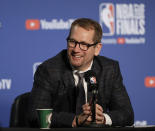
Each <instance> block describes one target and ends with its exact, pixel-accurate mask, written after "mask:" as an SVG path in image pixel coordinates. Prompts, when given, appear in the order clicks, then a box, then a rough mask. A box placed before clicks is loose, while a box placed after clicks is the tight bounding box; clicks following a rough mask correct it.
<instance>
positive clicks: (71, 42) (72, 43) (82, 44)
mask: <svg viewBox="0 0 155 131" xmlns="http://www.w3.org/2000/svg"><path fill="white" fill-rule="evenodd" d="M66 40H67V43H68V47H71V48H75V47H76V45H77V44H79V47H80V49H81V50H83V51H87V50H88V49H89V47H91V46H95V45H97V44H98V42H96V43H94V44H88V43H85V42H78V41H76V40H74V39H70V38H67V39H66Z"/></svg>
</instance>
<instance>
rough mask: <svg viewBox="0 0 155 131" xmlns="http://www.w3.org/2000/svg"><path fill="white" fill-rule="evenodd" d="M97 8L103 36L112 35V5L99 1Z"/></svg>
mask: <svg viewBox="0 0 155 131" xmlns="http://www.w3.org/2000/svg"><path fill="white" fill-rule="evenodd" d="M99 10H100V24H101V26H102V30H103V36H112V35H114V30H115V28H114V5H113V4H111V3H101V4H100V7H99Z"/></svg>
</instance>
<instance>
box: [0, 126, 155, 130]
mask: <svg viewBox="0 0 155 131" xmlns="http://www.w3.org/2000/svg"><path fill="white" fill-rule="evenodd" d="M43 130H44V131H155V126H148V127H115V128H114V127H108V128H51V129H39V128H3V127H2V128H0V131H43Z"/></svg>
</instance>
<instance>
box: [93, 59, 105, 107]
mask: <svg viewBox="0 0 155 131" xmlns="http://www.w3.org/2000/svg"><path fill="white" fill-rule="evenodd" d="M92 70H93V71H94V72H95V73H96V77H97V78H96V79H97V83H98V102H97V103H98V104H99V105H101V106H102V107H103V109H104V103H105V86H104V81H103V79H104V78H103V76H104V73H105V70H104V67H101V66H100V63H99V61H97V58H96V57H95V58H94V61H93V66H92Z"/></svg>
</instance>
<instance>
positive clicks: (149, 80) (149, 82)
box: [144, 76, 155, 88]
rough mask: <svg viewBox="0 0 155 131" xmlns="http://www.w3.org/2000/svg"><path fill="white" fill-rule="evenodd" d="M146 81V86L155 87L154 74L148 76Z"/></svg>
mask: <svg viewBox="0 0 155 131" xmlns="http://www.w3.org/2000/svg"><path fill="white" fill-rule="evenodd" d="M144 83H145V86H146V87H148V88H155V76H152V77H150V76H147V77H146V78H145V81H144Z"/></svg>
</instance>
